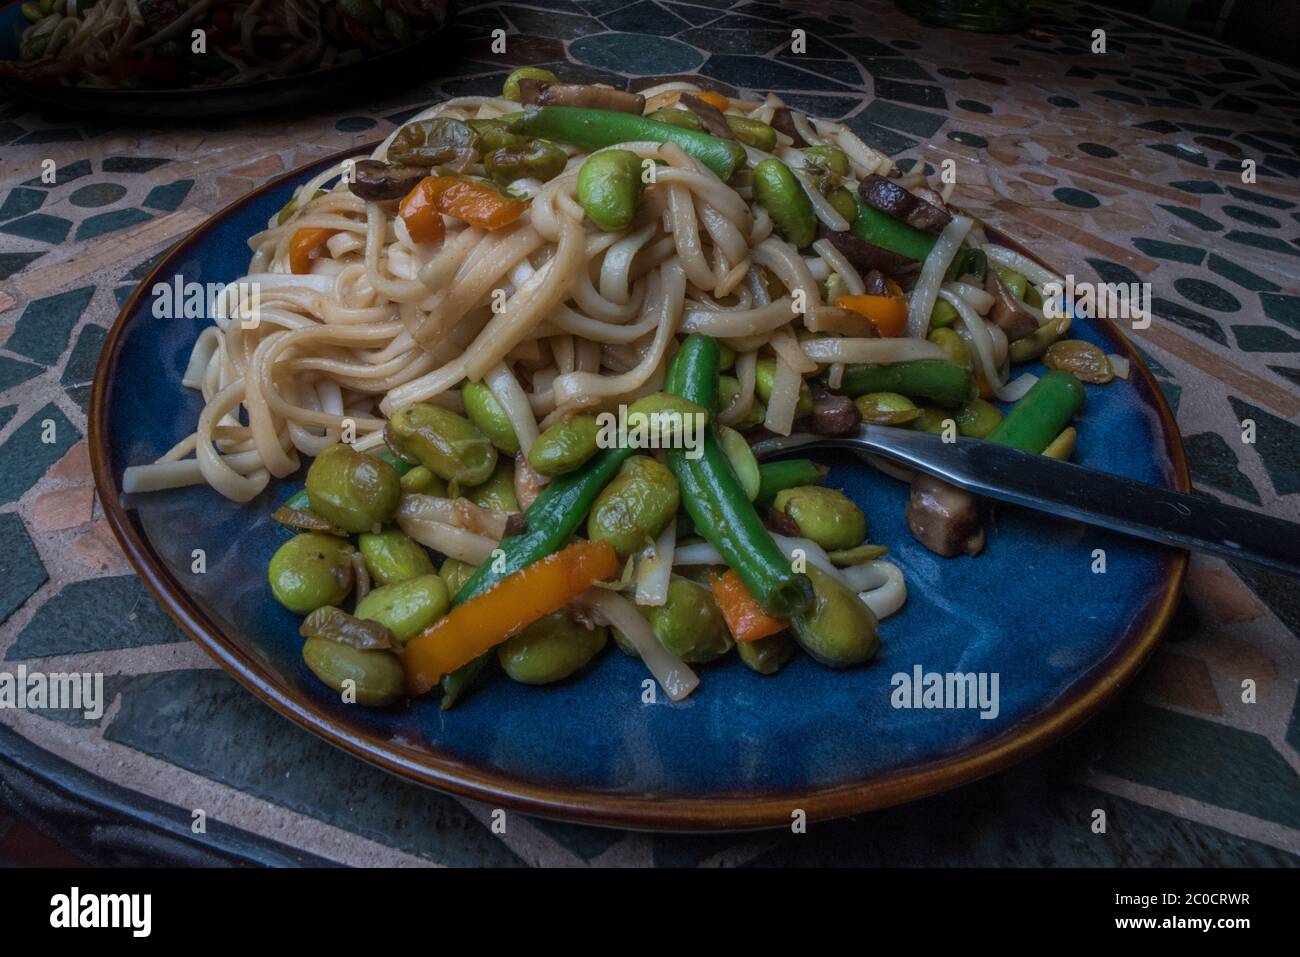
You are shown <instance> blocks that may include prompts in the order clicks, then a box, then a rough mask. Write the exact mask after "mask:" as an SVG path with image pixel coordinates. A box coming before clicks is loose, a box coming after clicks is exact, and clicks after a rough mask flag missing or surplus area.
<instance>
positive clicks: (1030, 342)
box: [1007, 316, 1072, 362]
mask: <svg viewBox="0 0 1300 957" xmlns="http://www.w3.org/2000/svg"><path fill="white" fill-rule="evenodd" d="M1071 321H1072V320H1071V317H1070V316H1061V317H1060V318H1057V319H1049V320H1048V321H1047V322H1045V323H1043V324H1042V325H1041V326H1039V327H1038V329H1037V330H1036V331H1034V332H1031V333H1030V334H1029V335H1027V336H1024V337H1022V338H1020V339H1016V340H1015V341H1014V342H1012V343H1011V345H1010V346H1008V347H1007V355H1008V356H1010V358H1011V361H1012V362H1032V361H1033V360H1034V359H1040V358H1042V356H1043V353H1045V352H1046V351H1047V350H1048V348H1049V347H1050V346H1051V345H1052V344H1053V343H1054V342H1056V341H1057V340H1058V339H1060V338H1061V337H1062V336H1063V335H1065V334H1066V333H1067V332H1069V331H1070V323H1071Z"/></svg>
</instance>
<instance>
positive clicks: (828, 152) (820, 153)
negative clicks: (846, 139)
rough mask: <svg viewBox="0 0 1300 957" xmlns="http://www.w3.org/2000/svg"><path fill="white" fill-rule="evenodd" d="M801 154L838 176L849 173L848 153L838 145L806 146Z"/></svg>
mask: <svg viewBox="0 0 1300 957" xmlns="http://www.w3.org/2000/svg"><path fill="white" fill-rule="evenodd" d="M803 155H804V156H806V157H808V158H809V159H810V160H812V161H813V163H815V164H816V165H818V166H825V167H826V168H827V169H828V170H830V171H831V172H832V173H836V174H837V175H839V176H848V175H849V172H850V170H849V155H848V154H847V153H845V152H844V150H842V149H840V148H839V147H838V146H806V147H804V149H803Z"/></svg>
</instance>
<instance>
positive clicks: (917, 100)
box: [875, 79, 948, 110]
mask: <svg viewBox="0 0 1300 957" xmlns="http://www.w3.org/2000/svg"><path fill="white" fill-rule="evenodd" d="M875 87H876V96H880V97H884V98H885V99H886V100H897V101H899V102H900V103H911V104H912V105H913V106H926V107H929V108H930V109H935V110H946V109H948V98H947V97H946V96H945V95H944V92H943V89H942V88H941V87H937V86H921V85H919V84H916V83H900V82H899V81H897V80H882V79H877V80H876V83H875Z"/></svg>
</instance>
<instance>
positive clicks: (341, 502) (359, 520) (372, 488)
mask: <svg viewBox="0 0 1300 957" xmlns="http://www.w3.org/2000/svg"><path fill="white" fill-rule="evenodd" d="M401 497H402V482H401V479H400V477H399V476H398V474H397V470H396V469H394V468H393V467H392V466H391V465H389V464H388V463H387V462H385V461H384V460H383V459H381V458H379V457H378V456H374V455H366V454H365V453H364V452H358V451H356V450H355V449H353V448H352V447H351V446H348V445H344V444H342V443H340V444H338V445H331V446H330V447H329V448H327V449H325V450H324V451H323V452H321V454H320V455H318V456H316V459H315V461H313V462H312V463H311V468H310V469H308V470H307V500H308V501H309V502H310V503H311V510H312V511H313V512H315V513H316V514H317V515H319V516H320V517H321V518H323V519H325V520H326V521H327V522H330V523H331V524H333V525H337V526H338V527H339V528H342V529H346V530H347V531H349V532H368V531H370V530H371V529H372V528H374V527H375V526H377V525H382V524H383V523H384V522H386V521H388V520H389V519H390V518H392V517H393V513H394V512H396V511H397V501H398V499H400V498H401Z"/></svg>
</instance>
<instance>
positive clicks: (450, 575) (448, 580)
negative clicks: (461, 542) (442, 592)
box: [438, 558, 478, 598]
mask: <svg viewBox="0 0 1300 957" xmlns="http://www.w3.org/2000/svg"><path fill="white" fill-rule="evenodd" d="M476 571H478V566H477V565H471V564H469V563H468V562H461V561H457V560H456V559H454V558H449V559H447V560H446V561H445V562H443V563H442V568H440V569H438V577H439V578H441V579H442V582H443V584H444V585H446V586H447V594H448V595H449V596H451V597H452V598H455V597H456V593H457V592H459V591H460V589H461V586H462V585H464V584H465V583H466V582H467V581H469V580H470V579H471V578H472V577H473V576H474V573H475V572H476Z"/></svg>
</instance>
